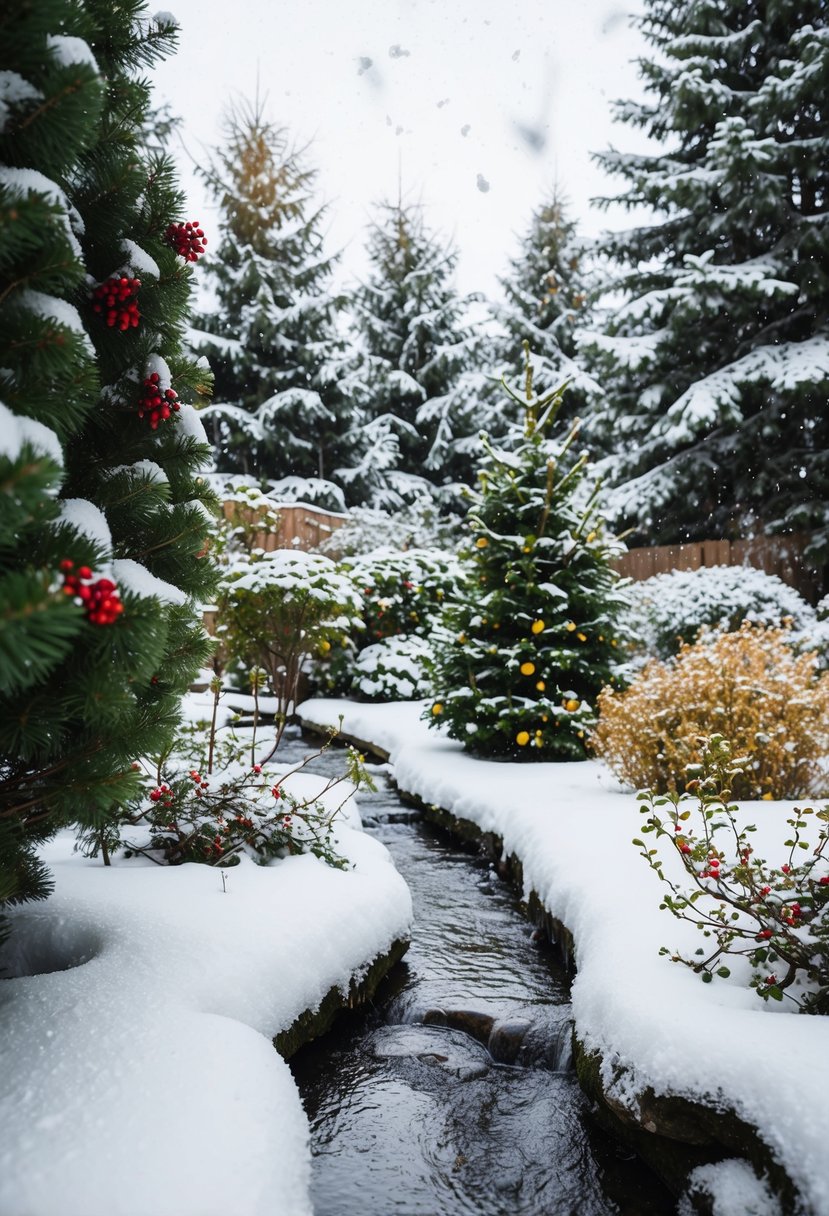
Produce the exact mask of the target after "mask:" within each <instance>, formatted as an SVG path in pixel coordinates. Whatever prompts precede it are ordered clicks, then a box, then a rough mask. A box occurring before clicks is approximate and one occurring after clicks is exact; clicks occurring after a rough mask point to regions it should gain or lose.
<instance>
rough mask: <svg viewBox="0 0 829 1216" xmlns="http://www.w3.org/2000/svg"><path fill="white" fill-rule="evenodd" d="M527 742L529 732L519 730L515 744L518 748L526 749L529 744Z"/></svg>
mask: <svg viewBox="0 0 829 1216" xmlns="http://www.w3.org/2000/svg"><path fill="white" fill-rule="evenodd" d="M529 741H530V735H529V731H526V730H519V732H518V734H517V735H516V736H515V742H516V743H517V744H518V746H519V747H526V746H527V744H528V743H529Z"/></svg>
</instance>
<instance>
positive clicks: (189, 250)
mask: <svg viewBox="0 0 829 1216" xmlns="http://www.w3.org/2000/svg"><path fill="white" fill-rule="evenodd" d="M164 239H165V240H166V242H167V244H168V245H171V246H172V247H173V249H175V251H176V253H177V254H178V255H179V257H180V258H184V260H185V262H197V261H198V260H199V258H200V257H201V255H202V254H203V253H204V247H205V245H206V244H207V237H206V236H205V235H204V232H203V231H202V229H201V228H200V227H199V221H198V220H192V221H188V222H187V223H186V224H170V226H169V227H168V229H167V231H166V233H165V234H164Z"/></svg>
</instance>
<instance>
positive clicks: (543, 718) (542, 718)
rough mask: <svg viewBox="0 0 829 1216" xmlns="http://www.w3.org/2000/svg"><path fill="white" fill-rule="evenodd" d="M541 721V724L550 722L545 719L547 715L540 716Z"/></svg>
mask: <svg viewBox="0 0 829 1216" xmlns="http://www.w3.org/2000/svg"><path fill="white" fill-rule="evenodd" d="M541 721H542V722H549V721H550V719H549V718H548V717H547V715H546V714H542V715H541Z"/></svg>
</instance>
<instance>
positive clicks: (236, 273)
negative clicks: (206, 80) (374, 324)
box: [194, 101, 350, 508]
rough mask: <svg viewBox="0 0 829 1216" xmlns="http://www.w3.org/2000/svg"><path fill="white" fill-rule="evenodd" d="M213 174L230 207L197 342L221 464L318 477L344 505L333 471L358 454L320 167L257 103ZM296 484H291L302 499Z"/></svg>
mask: <svg viewBox="0 0 829 1216" xmlns="http://www.w3.org/2000/svg"><path fill="white" fill-rule="evenodd" d="M204 176H205V178H206V180H207V182H208V185H209V186H210V189H211V191H212V193H213V195H214V197H215V198H216V200H217V202H218V204H219V206H220V209H221V239H220V241H219V244H218V248H217V250H216V251H215V253H214V255H213V256H212V257H211V258H210V259H209V260H208V263H207V266H206V269H207V271H208V274H209V279H210V281H211V284H212V287H213V288H214V291H215V307H214V308H213V309H212V311H211V312H209V313H208V314H206V315H204V316H202V317H200V318H199V320H198V325H199V326H200V329H199V330H198V331H197V332H196V333H195V334H194V341H195V342H196V345H197V348H198V349H199V350H200V351H201V352H202V353H203V354H205V355H206V356H207V357H208V359H209V361H210V365H211V368H212V370H213V374H214V378H215V393H214V396H215V403H214V404H213V405H212V406H211V407H210V409H209V410H208V411H207V414H208V417H209V418H210V426H211V429H212V434H213V441H214V451H215V458H216V465H217V468H218V469H219V471H220V472H230V473H234V472H242V473H245V474H252V475H254V476H256V477H258V478H259V479H260V480H262V481H274V480H276V481H279V480H280V479H283V478H286V477H287V478H305V479H313V480H314V484H313V485H312V486H311V487H308V486H299V487H296V489H298V491H299V495H300V496H305V497H313V499H314V500H315V501H317V502H319V503H320V505H323V506H329V507H334V508H342V506H343V497H342V493H341V491H340V490H339V489H338V488H337V486H336V485H334V484H332V483H331V481H330V478H331V473H332V470H333V469H334V468H335V467H336V465H337V464H338V463H339V462H340V461H342V460H343V459H344V458H346V457H347V455H348V451H349V447H348V444H347V442H346V440H345V436H346V434H348V432H349V430H350V428H349V418H350V406H349V404H348V402H347V401H346V400H345V397H344V396H343V394H342V393H341V391H340V389H339V385H338V374H339V370H340V364H341V359H342V344H341V342H340V339H339V336H338V334H337V328H336V325H337V319H336V318H337V309H338V304H339V301H338V299H337V297H336V296H335V295H333V294H332V291H331V277H332V270H333V264H334V261H333V259H331V258H329V257H327V256H326V255H325V253H324V250H323V231H322V226H323V221H324V218H325V210H324V208H320V207H318V206H317V205H316V203H315V201H314V197H313V191H314V185H315V179H316V173H315V172H314V171H313V170H311V169H309V168H307V167H306V166H305V164H304V159H303V156H302V154H301V153H300V152H298V151H297V150H296V149H295V148H293V147H292V146H291V144H290V141H289V138H288V134H287V132H286V131H285V130H284V129H282V128H279V127H277V126H274V124H273V123H271V122H269V121H268V120H267V118H266V117H265V115H264V112H263V106H262V104H261V103H259V102H258V101H257V102H256V103H254V104H253V105H243V106H241V107H239V108H234V109H231V110H230V111H229V112H228V115H227V118H226V132H225V142H224V144H223V146H222V148H221V149H220V150H219V152H218V154H217V158H216V161H215V163H214V164H212V165H211V166H210V167H209V168H208V169H206V170H205V173H204ZM292 488H293V486H292V483H291V482H288V483H287V484H286V485H285V486H283V487H282V490H283V492H287V493H288V495H289V496H296V494H291V489H292ZM276 489H277V493H279V492H280V487H279V486H277V487H276ZM303 490H304V491H305V493H304V495H303V494H302V491H303Z"/></svg>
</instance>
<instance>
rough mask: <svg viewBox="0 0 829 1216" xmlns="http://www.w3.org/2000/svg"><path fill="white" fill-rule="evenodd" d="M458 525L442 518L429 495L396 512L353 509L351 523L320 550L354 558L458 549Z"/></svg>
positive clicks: (336, 533)
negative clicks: (377, 553) (415, 550)
mask: <svg viewBox="0 0 829 1216" xmlns="http://www.w3.org/2000/svg"><path fill="white" fill-rule="evenodd" d="M458 522H459V521H458V520H457V519H454V518H451V519H446V518H445V517H443V516H441V514H440V512H439V511H438V508H437V506H436V504H435V501H434V499H432V498H428V497H425V496H424V497H422V498H418V499H416V500H415V501H414V502H413V503H411V504H407V505H406V506H403V507H401V508H400V510H399V511H393V512H392V511H381V510H377V509H375V508H372V507H352V508H351V509H350V510H349V513H348V521H347V522H346V523H345V524H343V526H342V527H341V528H338V529H337V531H336V532H335V533H334V534H333V535H332V536H329V537H328V538H327V540H324V541H323V542H322V544H321V545H320V550H321V551H322V552H323V553H329V552H330V553H331V554H332V555H337V554H343V555H345V556H350V557H353V556H355V555H358V554H369V553H372V552H374V551H375V550H377V549H380V548H386V549H389V550H390V551H396V552H401V551H404V550H408V549H409V548H410V547H418V548H424V549H430V548H438V549H439V548H443V547H446V548H454V547H455V545H456V544H457V540H458Z"/></svg>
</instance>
